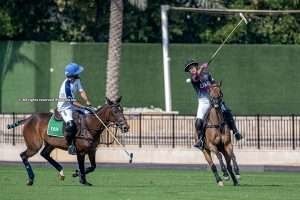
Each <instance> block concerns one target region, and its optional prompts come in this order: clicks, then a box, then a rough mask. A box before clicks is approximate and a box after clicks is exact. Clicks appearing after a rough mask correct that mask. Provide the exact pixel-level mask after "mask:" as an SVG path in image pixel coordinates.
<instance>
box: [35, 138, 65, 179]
mask: <svg viewBox="0 0 300 200" xmlns="http://www.w3.org/2000/svg"><path fill="white" fill-rule="evenodd" d="M53 149H54V147H53V146H52V145H50V144H48V143H45V147H44V149H43V150H42V151H41V156H43V157H44V158H45V159H46V160H47V161H48V162H49V163H50V164H51V165H52V166H53V167H54V168H55V169H56V170H57V171H58V172H59V177H60V179H61V180H64V179H65V175H64V171H63V167H62V166H61V165H60V164H59V163H58V162H56V161H55V160H54V159H53V158H52V157H51V156H50V154H51V152H52V151H53Z"/></svg>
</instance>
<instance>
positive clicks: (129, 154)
mask: <svg viewBox="0 0 300 200" xmlns="http://www.w3.org/2000/svg"><path fill="white" fill-rule="evenodd" d="M90 111H91V112H92V113H93V114H94V116H95V117H96V118H97V119H98V120H99V122H100V123H101V124H102V125H103V126H104V127H105V129H106V130H107V131H108V133H109V134H110V135H111V136H112V137H113V138H114V139H115V141H116V142H117V143H118V144H119V145H121V146H122V150H123V151H124V152H125V153H126V155H127V156H128V157H129V163H132V158H133V153H129V152H128V151H127V150H126V148H125V146H124V145H123V144H122V143H121V142H120V141H119V140H118V139H117V138H116V136H114V134H113V133H111V132H110V130H109V129H108V127H107V126H106V125H105V124H104V122H103V121H102V120H101V119H100V117H98V115H97V114H96V113H95V112H94V111H92V110H90Z"/></svg>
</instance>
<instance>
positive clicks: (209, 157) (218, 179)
mask: <svg viewBox="0 0 300 200" xmlns="http://www.w3.org/2000/svg"><path fill="white" fill-rule="evenodd" d="M203 154H204V157H205V159H206V161H207V162H208V164H209V166H210V168H211V171H212V172H213V174H214V175H215V178H216V181H217V183H218V185H219V186H223V185H224V184H223V181H222V179H221V177H220V176H219V174H218V170H217V167H216V165H215V164H214V163H213V160H212V158H211V153H210V151H208V150H203Z"/></svg>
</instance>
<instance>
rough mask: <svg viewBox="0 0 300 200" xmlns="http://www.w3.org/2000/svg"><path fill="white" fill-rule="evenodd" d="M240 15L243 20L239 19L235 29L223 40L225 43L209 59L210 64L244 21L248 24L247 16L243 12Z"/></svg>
mask: <svg viewBox="0 0 300 200" xmlns="http://www.w3.org/2000/svg"><path fill="white" fill-rule="evenodd" d="M240 17H241V20H240V21H239V23H238V24H237V25H236V26H235V27H234V29H233V30H232V31H231V32H230V33H229V35H228V36H227V37H226V38H225V40H224V41H223V43H222V44H221V45H220V46H219V48H218V49H217V50H216V51H215V53H214V54H213V55H212V56H211V57H210V59H209V61H208V63H207V64H208V65H209V64H210V63H211V62H212V61H213V60H214V59H215V58H216V56H217V54H218V53H219V51H220V50H221V49H222V48H223V46H224V45H225V43H226V42H227V40H229V38H230V37H231V35H232V34H233V33H234V31H235V30H236V29H237V28H238V27H239V26H240V25H241V24H242V22H245V24H248V21H247V19H246V17H245V16H244V15H243V14H242V13H240Z"/></svg>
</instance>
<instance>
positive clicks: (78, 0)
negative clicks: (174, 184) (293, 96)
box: [0, 0, 300, 44]
mask: <svg viewBox="0 0 300 200" xmlns="http://www.w3.org/2000/svg"><path fill="white" fill-rule="evenodd" d="M132 1H134V0H132ZM162 4H169V5H172V6H185V7H207V8H221V7H224V8H242V9H274V10H278V9H283V10H284V9H300V1H299V0H290V1H286V0H169V1H167V0H157V1H148V4H147V9H145V10H139V9H137V8H136V7H134V6H131V5H130V3H129V2H128V1H124V6H125V7H124V26H123V41H125V42H161V27H160V24H161V22H160V5H162ZM109 5H110V1H109V0H14V1H4V0H1V1H0V29H1V32H0V39H1V40H8V39H9V40H36V41H52V40H55V41H96V42H107V41H108V29H109ZM142 6H143V5H142ZM248 18H249V19H250V20H251V21H250V23H249V25H247V26H242V27H241V28H240V29H239V30H238V32H236V33H235V34H234V35H233V37H232V39H231V41H230V42H232V43H275V44H299V43H300V33H299V32H300V14H296V15H281V16H257V15H256V16H254V15H249V16H248ZM238 20H239V17H238V16H224V15H205V14H200V13H195V12H193V13H192V12H183V11H172V10H171V11H170V12H169V33H170V41H171V42H177V43H181V42H184V43H220V42H221V41H222V40H223V39H224V37H225V36H226V34H227V33H228V32H230V30H231V29H232V27H233V26H234V25H235V24H236V23H237V22H238Z"/></svg>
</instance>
